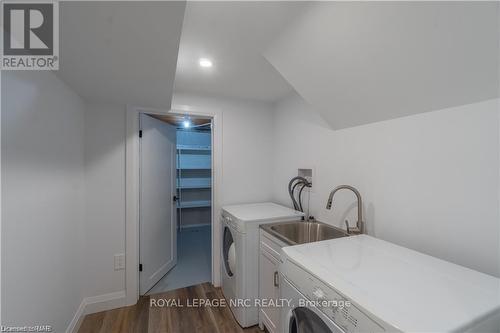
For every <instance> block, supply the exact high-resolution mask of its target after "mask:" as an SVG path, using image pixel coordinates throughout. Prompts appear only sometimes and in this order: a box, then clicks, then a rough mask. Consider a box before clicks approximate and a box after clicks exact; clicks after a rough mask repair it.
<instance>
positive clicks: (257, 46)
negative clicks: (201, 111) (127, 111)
mask: <svg viewBox="0 0 500 333" xmlns="http://www.w3.org/2000/svg"><path fill="white" fill-rule="evenodd" d="M307 6H308V3H304V2H295V1H292V2H284V1H278V2H274V1H270V2H267V1H266V2H263V1H219V2H215V1H190V2H188V3H187V6H186V14H185V16H184V24H183V29H182V36H181V42H180V47H179V61H178V64H177V74H176V78H175V88H174V89H175V91H176V92H180V93H195V94H197V93H200V94H203V95H213V96H224V97H232V98H243V99H252V100H260V101H268V102H269V101H274V100H276V99H279V98H282V97H284V96H285V95H287V94H289V93H290V92H291V91H292V89H291V87H290V86H289V85H288V83H287V82H286V80H284V79H283V78H282V77H281V75H280V74H279V73H278V72H277V71H276V70H275V69H274V68H273V67H272V66H271V65H270V64H269V63H268V62H267V60H266V59H265V58H264V57H263V55H262V53H263V51H264V50H265V49H266V48H267V46H268V44H269V43H271V42H272V41H273V40H274V39H275V38H276V37H277V36H278V35H279V34H280V33H281V31H283V30H285V29H286V27H287V26H288V24H290V23H291V22H293V21H294V20H295V19H296V17H297V16H299V15H300V13H301V12H303V11H304V9H305V8H306V7H307ZM199 58H209V59H211V60H212V61H213V68H210V69H207V68H200V67H199V66H198V59H199Z"/></svg>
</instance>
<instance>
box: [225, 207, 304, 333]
mask: <svg viewBox="0 0 500 333" xmlns="http://www.w3.org/2000/svg"><path fill="white" fill-rule="evenodd" d="M303 215H304V214H303V213H301V212H298V211H295V210H293V209H290V208H287V207H284V206H280V205H277V204H275V203H271V202H265V203H256V204H245V205H232V206H225V207H223V208H222V217H221V218H222V237H221V239H222V251H221V252H222V253H221V262H222V265H221V266H222V267H221V277H222V279H221V280H222V292H223V293H224V297H225V298H226V299H227V300H228V301H229V305H230V308H231V311H232V312H233V315H234V317H235V318H236V320H237V321H238V323H239V324H240V325H241V326H242V327H249V326H253V325H257V324H258V321H259V320H258V308H256V307H255V306H254V299H255V298H257V297H258V294H259V286H258V283H259V271H258V270H259V265H258V260H259V225H260V224H264V223H274V222H277V221H294V220H300V219H301V218H302V216H303ZM237 302H240V303H239V304H238V303H237Z"/></svg>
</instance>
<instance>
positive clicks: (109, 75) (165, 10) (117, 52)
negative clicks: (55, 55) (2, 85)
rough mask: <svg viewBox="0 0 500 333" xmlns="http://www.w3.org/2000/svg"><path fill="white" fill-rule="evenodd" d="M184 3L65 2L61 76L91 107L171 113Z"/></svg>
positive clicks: (63, 8)
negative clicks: (131, 107)
mask: <svg viewBox="0 0 500 333" xmlns="http://www.w3.org/2000/svg"><path fill="white" fill-rule="evenodd" d="M184 8H185V2H184V1H130V2H129V1H114V2H113V1H109V2H108V1H104V2H100V1H81V2H73V1H64V2H61V4H60V11H61V13H60V22H61V23H60V24H61V29H60V35H61V42H60V49H61V51H60V70H59V71H58V72H57V74H58V75H59V76H60V77H61V78H62V79H63V80H64V81H65V82H66V83H67V84H69V85H70V86H71V87H72V88H73V89H74V90H75V91H76V92H77V93H78V94H80V95H81V96H82V97H84V98H86V99H88V100H91V101H100V102H109V103H118V104H122V105H123V104H133V105H138V106H144V107H155V108H170V104H171V98H172V90H173V84H174V79H175V69H176V65H177V54H178V49H179V40H180V35H181V30H182V21H183V18H184Z"/></svg>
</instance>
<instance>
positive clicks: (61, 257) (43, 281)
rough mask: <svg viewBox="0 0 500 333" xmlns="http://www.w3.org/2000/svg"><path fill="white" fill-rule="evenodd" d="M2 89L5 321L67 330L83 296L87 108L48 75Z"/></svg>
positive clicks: (15, 78) (17, 77) (10, 78)
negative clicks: (84, 155)
mask: <svg viewBox="0 0 500 333" xmlns="http://www.w3.org/2000/svg"><path fill="white" fill-rule="evenodd" d="M2 89H3V90H2V208H3V210H2V274H3V276H2V320H3V323H2V324H4V325H29V324H37V325H43V324H47V325H52V326H53V329H54V332H63V331H65V330H66V327H67V326H68V324H69V321H70V320H71V318H72V317H73V315H74V314H75V312H76V310H77V308H78V306H79V305H80V302H81V300H82V285H83V281H82V273H83V265H82V261H83V257H82V248H83V224H84V161H83V151H84V139H83V138H84V111H85V105H84V103H83V102H82V100H81V99H80V97H79V96H77V95H76V94H75V93H74V92H73V91H71V90H70V89H69V88H68V87H67V86H66V85H65V84H64V83H63V82H62V81H61V80H59V79H58V78H57V77H56V76H55V75H53V74H52V73H50V72H44V71H17V72H16V71H13V72H4V73H2Z"/></svg>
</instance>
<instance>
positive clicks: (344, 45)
mask: <svg viewBox="0 0 500 333" xmlns="http://www.w3.org/2000/svg"><path fill="white" fill-rule="evenodd" d="M498 6H499V5H498V3H494V2H481V3H473V2H440V3H431V2H396V3H395V2H378V3H377V2H375V3H370V2H335V3H333V2H324V3H318V4H316V5H315V6H314V7H313V8H311V9H310V10H309V11H308V12H307V13H305V14H304V15H303V16H302V17H301V18H300V19H299V20H298V21H297V22H296V23H295V24H294V26H293V27H291V28H290V29H288V30H287V31H286V32H285V33H283V34H282V35H281V36H280V37H279V38H278V39H277V40H276V41H275V42H274V43H273V44H272V46H271V47H270V48H269V49H268V50H267V51H266V52H265V56H266V58H267V59H268V61H269V62H270V63H271V64H272V65H273V66H274V67H275V68H276V69H277V70H278V71H279V72H280V73H281V75H282V76H283V77H284V78H285V79H286V80H287V81H288V82H289V83H290V84H291V85H292V86H293V87H294V88H295V90H296V91H297V92H298V93H299V94H300V95H301V96H302V97H303V98H304V99H305V100H306V101H307V102H308V103H310V104H311V105H312V106H313V107H314V108H315V109H317V110H318V111H319V112H320V113H321V114H322V115H323V117H324V118H325V120H327V121H328V122H329V123H330V125H331V126H332V127H333V128H334V129H339V128H345V127H350V126H355V125H360V124H365V123H370V122H375V121H380V120H386V119H391V118H397V117H402V116H406V115H411V114H416V113H421V112H427V111H432V110H437V109H442V108H446V107H451V106H456V105H462V104H467V103H472V102H477V101H481V100H486V99H489V98H494V97H497V96H498V93H499V82H498V80H499V78H498V76H499V74H498V73H499V64H498V62H499V47H498V41H499V26H498V24H499V23H498V19H499V16H498Z"/></svg>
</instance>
